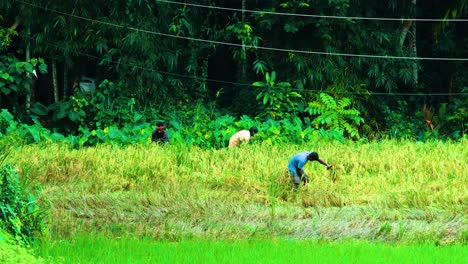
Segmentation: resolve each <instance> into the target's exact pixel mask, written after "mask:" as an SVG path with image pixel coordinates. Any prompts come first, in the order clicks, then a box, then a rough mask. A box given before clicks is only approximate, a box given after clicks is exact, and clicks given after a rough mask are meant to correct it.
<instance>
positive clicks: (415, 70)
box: [412, 0, 418, 85]
mask: <svg viewBox="0 0 468 264" xmlns="http://www.w3.org/2000/svg"><path fill="white" fill-rule="evenodd" d="M412 4H413V5H414V10H416V0H413V1H412ZM416 40H417V37H416V21H414V23H413V41H412V44H413V45H412V46H413V56H414V57H417V56H418V50H417V45H416ZM413 82H414V85H417V84H418V63H417V62H416V60H414V61H413Z"/></svg>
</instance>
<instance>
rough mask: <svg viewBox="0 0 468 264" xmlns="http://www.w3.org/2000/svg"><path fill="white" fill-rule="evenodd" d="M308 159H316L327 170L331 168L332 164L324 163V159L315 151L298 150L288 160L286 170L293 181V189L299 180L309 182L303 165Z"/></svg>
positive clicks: (296, 186)
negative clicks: (298, 151)
mask: <svg viewBox="0 0 468 264" xmlns="http://www.w3.org/2000/svg"><path fill="white" fill-rule="evenodd" d="M309 160H312V161H314V160H316V161H318V162H320V163H321V164H323V165H325V166H327V170H329V169H331V168H332V165H330V164H328V163H326V162H325V161H324V160H322V159H320V158H319V156H318V154H317V152H308V151H304V152H300V153H297V154H296V155H294V157H292V158H291V160H289V164H288V170H289V174H290V175H291V180H292V182H293V183H294V189H297V188H298V187H299V184H300V182H301V181H302V182H303V183H304V184H306V183H307V182H309V178H308V175H307V174H306V173H305V171H304V169H303V167H304V165H305V164H306V163H307V161H309Z"/></svg>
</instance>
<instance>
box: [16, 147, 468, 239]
mask: <svg viewBox="0 0 468 264" xmlns="http://www.w3.org/2000/svg"><path fill="white" fill-rule="evenodd" d="M303 150H314V151H317V152H318V153H319V155H320V156H321V158H323V159H324V160H326V161H328V162H329V163H331V164H333V165H334V166H335V170H333V171H332V172H330V171H327V170H326V169H325V167H324V166H322V165H320V164H318V163H317V162H309V163H308V164H307V165H306V167H305V170H306V171H307V172H308V174H309V175H310V176H311V177H312V181H311V183H310V184H309V185H307V186H302V187H301V188H300V189H299V190H298V191H297V192H293V191H292V190H291V185H290V182H289V178H288V176H287V174H286V173H285V172H286V166H287V163H288V160H289V159H290V158H291V157H292V156H293V155H294V154H295V153H297V152H300V151H303ZM7 161H9V162H12V163H14V164H17V165H18V167H19V170H20V172H21V173H22V175H24V177H26V178H28V179H31V180H35V181H38V182H40V183H41V184H42V186H43V189H44V193H43V195H44V198H45V199H47V200H49V201H50V205H51V218H50V219H49V221H48V225H49V227H50V230H51V235H52V236H53V237H54V238H58V239H61V238H63V239H67V238H72V237H73V236H74V235H75V234H77V233H80V232H91V231H98V232H101V233H104V234H107V235H110V236H114V237H117V236H121V235H124V236H134V237H143V236H145V237H152V238H155V239H166V240H181V239H212V240H214V239H225V240H245V239H252V238H255V239H271V238H278V237H280V238H292V239H303V238H309V239H322V238H325V239H331V240H336V239H342V238H351V239H364V240H371V241H410V242H425V241H431V242H434V241H436V242H438V243H442V244H446V243H454V242H457V241H459V242H466V241H467V232H466V230H467V219H466V213H467V212H468V206H467V204H468V188H467V187H468V142H467V141H460V142H440V141H434V142H427V143H421V142H417V143H414V142H410V141H394V140H388V141H381V142H370V143H353V142H347V143H345V144H340V143H330V142H311V143H310V144H308V145H288V144H281V145H275V146H268V145H266V144H262V143H259V142H252V144H250V145H246V146H242V147H241V148H238V149H227V148H226V149H209V150H202V149H199V148H196V147H192V148H184V147H181V146H172V145H166V146H158V145H154V144H153V145H133V146H127V147H118V146H110V145H102V146H97V147H93V148H83V149H78V150H77V149H71V148H69V147H68V146H66V145H58V144H37V145H28V146H24V147H20V148H16V149H12V152H11V154H10V155H9V156H8V157H7Z"/></svg>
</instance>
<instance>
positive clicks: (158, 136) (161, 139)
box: [151, 123, 169, 143]
mask: <svg viewBox="0 0 468 264" xmlns="http://www.w3.org/2000/svg"><path fill="white" fill-rule="evenodd" d="M165 128H166V126H165V125H164V124H163V123H158V124H157V125H156V130H154V131H153V134H152V135H151V142H156V143H168V142H169V135H168V134H167V132H166V130H164V129H165Z"/></svg>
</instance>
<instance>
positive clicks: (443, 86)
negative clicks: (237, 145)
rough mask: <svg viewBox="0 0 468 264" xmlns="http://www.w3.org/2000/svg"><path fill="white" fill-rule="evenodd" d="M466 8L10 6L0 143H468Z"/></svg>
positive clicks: (210, 0) (1, 19)
mask: <svg viewBox="0 0 468 264" xmlns="http://www.w3.org/2000/svg"><path fill="white" fill-rule="evenodd" d="M467 2H468V1H466V0H450V1H442V0H433V1H425V2H424V3H422V2H417V1H416V0H413V1H409V0H390V1H385V2H376V1H371V0H360V1H355V0H316V1H311V0H310V1H307V0H306V1H273V0H272V1H267V0H263V1H246V0H242V1H219V0H218V1H215V0H200V1H197V2H196V3H192V2H191V1H185V2H183V1H162V0H118V1H117V0H112V1H66V2H63V1H53V0H52V1H46V2H35V1H27V0H8V1H5V0H3V1H0V8H1V9H2V12H1V16H0V26H1V28H0V44H1V46H0V50H1V53H0V109H3V110H2V112H1V113H0V133H2V135H4V136H8V135H9V136H10V137H11V138H10V139H9V140H10V141H12V140H14V141H20V142H26V143H28V142H35V141H36V142H37V141H41V140H53V141H56V140H66V141H70V142H72V143H73V144H74V145H77V146H81V145H94V144H97V143H99V142H107V141H112V142H118V143H124V144H125V143H135V142H146V141H148V138H149V136H150V134H151V131H152V129H154V126H155V123H156V122H159V121H162V122H165V123H166V124H167V126H168V131H169V132H170V135H171V137H172V139H173V142H176V143H177V142H179V143H181V144H189V145H198V146H201V147H224V146H225V145H226V144H227V140H228V139H229V136H230V135H232V134H233V133H234V132H235V131H236V130H238V129H247V128H248V127H250V126H252V125H256V126H258V127H259V129H260V132H261V133H260V134H259V137H260V139H262V140H266V141H267V143H271V144H274V143H275V142H278V141H282V142H285V141H288V142H294V143H295V142H298V143H299V142H307V141H309V140H311V139H314V138H317V137H331V138H336V139H339V140H344V139H345V138H352V139H354V140H356V139H360V138H364V139H379V138H382V137H392V138H395V137H396V138H411V139H416V140H426V139H428V138H439V139H448V138H452V139H459V138H461V137H464V135H465V134H466V129H467V126H466V120H467V107H468V98H467V96H466V94H467V91H468V90H467V85H466V84H467V83H468V82H467V79H468V75H467V74H466V73H467V69H468V68H467V62H466V60H467V59H466V58H467V57H468V56H467V53H468V35H467V34H466V32H468V25H467V24H468V23H466V22H467V21H466V18H467V12H468V11H467V10H468V4H467ZM416 18H417V19H416ZM93 87H95V90H94V89H93ZM90 90H91V91H90ZM93 90H94V91H93Z"/></svg>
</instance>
